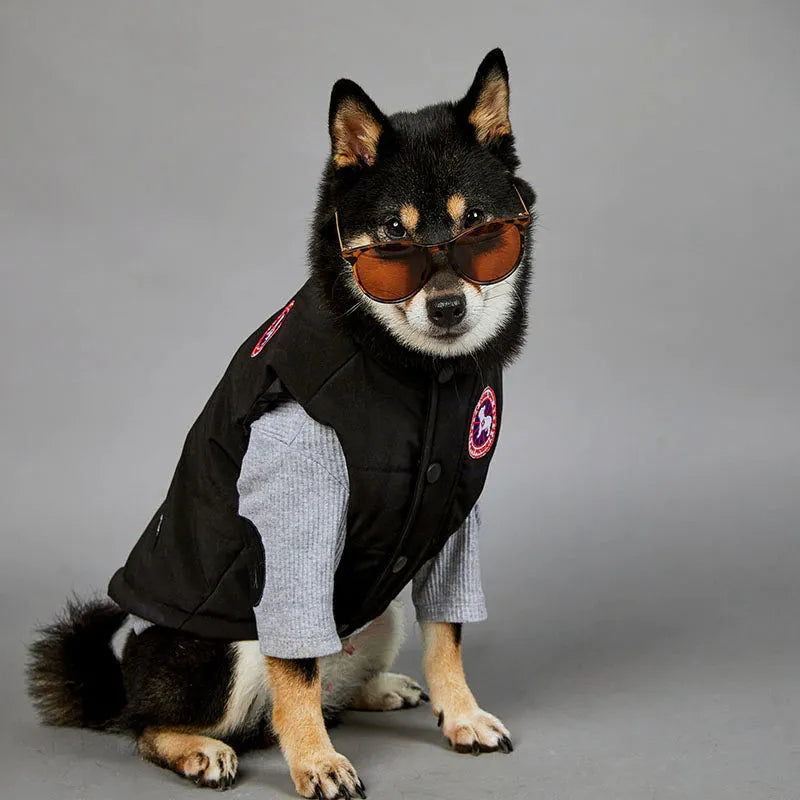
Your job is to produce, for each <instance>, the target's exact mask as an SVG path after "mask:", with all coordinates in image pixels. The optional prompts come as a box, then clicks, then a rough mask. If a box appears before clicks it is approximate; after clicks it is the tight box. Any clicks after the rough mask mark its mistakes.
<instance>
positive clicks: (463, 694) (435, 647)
mask: <svg viewBox="0 0 800 800" xmlns="http://www.w3.org/2000/svg"><path fill="white" fill-rule="evenodd" d="M422 641H423V647H424V655H423V667H424V670H425V679H426V680H427V681H428V686H429V688H430V693H431V708H432V709H433V713H434V714H436V715H437V717H438V719H439V725H440V727H441V728H442V731H443V732H444V735H445V736H446V737H447V738H448V740H449V741H450V744H451V745H452V746H453V747H454V748H455V750H456V751H457V752H459V753H474V754H475V755H479V754H480V753H488V752H492V751H494V750H500V751H502V752H503V753H510V752H511V751H512V750H513V749H514V747H513V745H512V744H511V737H510V734H509V732H508V729H507V728H506V726H505V725H503V723H502V722H500V720H499V719H497V717H495V716H493V715H492V714H489V713H488V712H486V711H483V710H482V709H481V708H480V707H479V706H478V704H477V703H476V702H475V698H474V697H473V695H472V692H471V691H470V689H469V686H467V679H466V677H465V676H464V666H463V663H462V661H461V624H460V623H453V622H423V623H422Z"/></svg>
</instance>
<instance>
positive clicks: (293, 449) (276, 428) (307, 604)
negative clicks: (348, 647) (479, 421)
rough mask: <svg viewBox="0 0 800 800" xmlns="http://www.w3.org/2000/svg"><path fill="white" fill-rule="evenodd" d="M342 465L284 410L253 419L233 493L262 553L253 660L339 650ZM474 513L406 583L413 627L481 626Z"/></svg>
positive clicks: (334, 440)
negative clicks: (336, 601) (336, 600)
mask: <svg viewBox="0 0 800 800" xmlns="http://www.w3.org/2000/svg"><path fill="white" fill-rule="evenodd" d="M348 485H349V481H348V476H347V464H346V462H345V458H344V453H343V452H342V448H341V445H340V444H339V439H338V437H337V436H336V433H335V431H334V430H333V428H329V427H328V426H326V425H322V424H320V423H318V422H316V421H315V420H313V419H311V417H309V416H308V414H306V412H305V411H304V410H303V408H302V406H300V405H299V404H298V403H296V402H294V401H289V402H286V403H282V404H281V405H280V406H278V407H277V408H275V409H273V410H271V411H268V412H267V413H266V414H264V416H262V417H261V418H260V419H258V420H256V421H255V422H254V423H253V425H252V426H251V429H250V442H249V444H248V448H247V453H246V454H245V457H244V460H243V462H242V469H241V473H240V475H239V480H238V483H237V487H238V490H239V513H240V514H241V516H243V517H245V518H246V519H249V520H250V521H251V522H252V523H253V524H254V525H255V527H256V530H257V531H258V533H259V535H260V536H261V541H262V543H263V545H264V592H263V594H262V596H261V600H260V601H259V603H258V605H257V606H256V607H255V609H254V611H255V619H256V629H257V631H258V640H259V643H260V647H261V652H262V653H264V654H265V655H270V656H274V657H276V658H313V657H319V656H324V655H328V654H329V653H336V652H338V651H339V650H341V640H340V639H339V636H338V635H337V633H336V624H335V622H334V618H333V576H334V573H335V571H336V567H337V566H338V565H339V560H340V559H341V556H342V551H343V549H344V541H345V536H346V532H347V529H346V525H347V502H348ZM479 527H480V516H479V510H478V507H477V505H476V506H475V508H473V509H472V512H471V513H470V515H469V516H468V517H467V519H466V520H465V521H464V523H463V525H462V526H461V527H460V528H459V529H458V531H456V533H454V534H453V535H452V536H451V537H450V539H449V540H448V541H447V544H446V545H445V547H444V549H443V550H442V551H441V553H439V555H437V556H436V557H435V558H433V559H431V560H430V561H428V562H426V563H425V564H424V565H423V566H422V569H421V570H420V571H419V572H418V573H417V575H416V576H415V577H414V579H413V584H412V597H413V601H414V605H415V607H416V611H417V618H418V619H419V620H420V621H422V620H432V621H441V622H473V621H477V620H482V619H486V603H485V600H484V595H483V590H482V588H481V581H480V564H479V560H478V529H479Z"/></svg>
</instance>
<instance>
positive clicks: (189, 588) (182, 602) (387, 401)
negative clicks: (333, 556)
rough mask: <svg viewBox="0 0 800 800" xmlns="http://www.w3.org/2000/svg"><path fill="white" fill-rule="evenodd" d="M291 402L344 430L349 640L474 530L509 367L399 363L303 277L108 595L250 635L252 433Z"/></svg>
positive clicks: (257, 576) (230, 633)
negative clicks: (245, 502)
mask: <svg viewBox="0 0 800 800" xmlns="http://www.w3.org/2000/svg"><path fill="white" fill-rule="evenodd" d="M286 397H292V398H294V399H295V400H296V401H297V402H298V403H299V404H300V405H301V406H302V407H303V408H304V409H305V411H306V412H307V413H308V414H309V415H310V416H311V417H312V418H314V419H315V420H317V421H318V422H321V423H323V424H325V425H329V426H331V427H333V429H334V430H335V431H336V434H337V435H338V438H339V442H340V443H341V446H342V450H343V451H344V456H345V461H346V463H347V471H348V476H349V482H350V494H349V505H348V512H347V537H346V541H345V547H344V552H343V554H342V558H341V561H340V563H339V567H338V569H337V571H336V575H335V582H334V617H335V619H336V623H337V629H338V632H339V635H340V636H342V637H343V638H344V637H346V636H348V635H349V634H350V633H352V632H353V631H354V630H356V629H357V628H359V627H361V626H362V625H364V624H366V623H367V622H369V621H370V620H371V619H374V618H375V617H376V616H378V615H379V614H380V613H381V612H382V611H384V610H385V609H386V607H387V606H388V605H389V603H390V602H391V600H392V599H393V598H394V597H396V596H397V595H398V594H399V592H400V591H401V589H402V588H403V587H404V586H405V585H406V583H408V581H410V580H411V578H412V577H413V576H414V574H415V573H416V572H417V570H418V569H419V567H420V566H422V564H423V563H424V562H425V561H427V560H428V559H430V558H432V557H433V556H435V555H436V554H437V553H438V552H439V551H440V550H441V548H442V547H443V546H444V543H445V542H446V541H447V539H448V537H449V536H450V535H451V534H452V533H454V532H455V531H456V530H457V529H458V527H459V526H460V525H461V524H462V523H463V522H464V520H465V519H466V517H467V515H468V514H469V512H470V510H471V509H472V507H473V505H474V504H475V502H476V500H477V499H478V496H479V495H480V493H481V490H482V488H483V484H484V481H485V479H486V472H487V470H488V467H489V461H490V459H491V457H492V453H493V451H494V442H495V439H496V437H497V434H498V433H499V425H500V408H501V405H502V374H501V370H500V368H499V367H496V368H489V369H484V370H481V371H478V369H477V367H476V370H475V371H474V372H470V373H454V372H453V370H452V368H451V367H449V366H445V367H443V368H442V369H441V371H440V372H438V373H433V374H422V373H420V372H408V371H406V372H401V371H399V370H397V369H389V368H387V367H386V366H385V365H383V364H381V363H380V362H379V361H378V360H376V359H375V358H373V357H372V356H370V355H368V354H367V353H366V352H365V351H364V350H363V349H362V348H360V347H359V346H358V344H357V343H356V342H355V341H354V340H352V339H351V338H350V337H349V336H348V335H347V334H346V333H344V332H343V331H341V330H340V328H339V327H338V326H337V325H336V324H335V321H334V320H333V319H332V318H331V315H330V313H329V312H328V311H327V310H326V308H325V306H324V304H323V303H321V302H320V300H319V299H318V296H317V295H316V292H315V291H314V289H313V288H312V285H311V284H310V282H309V283H306V284H305V286H303V288H302V289H301V290H300V291H299V292H298V293H297V295H296V296H295V297H294V299H293V300H292V301H291V302H290V303H289V304H288V305H287V306H286V307H285V308H284V309H283V310H282V311H280V312H278V313H277V314H275V315H273V317H272V318H270V320H268V321H267V322H266V323H265V324H264V325H263V326H262V327H260V328H259V329H258V330H257V331H256V332H254V333H253V335H252V336H250V338H249V339H247V341H246V342H244V344H243V345H242V346H241V347H240V348H239V350H238V351H237V353H236V355H235V356H234V357H233V360H232V361H231V363H230V365H229V366H228V369H227V370H226V372H225V374H224V375H223V377H222V380H221V381H220V383H219V384H218V386H217V387H216V389H215V390H214V392H213V394H212V395H211V398H210V399H209V400H208V402H207V403H206V406H205V408H204V409H203V411H202V412H201V414H200V416H199V417H198V419H197V421H196V422H195V423H194V425H193V426H192V428H191V430H190V431H189V434H188V436H187V438H186V443H185V445H184V448H183V452H182V454H181V458H180V461H179V463H178V466H177V468H176V470H175V474H174V476H173V478H172V483H171V484H170V487H169V491H168V492H167V496H166V499H165V500H164V502H163V503H162V504H161V506H160V508H159V509H158V510H157V511H156V513H155V515H154V516H153V518H152V520H151V521H150V524H149V525H148V526H147V528H146V530H145V532H144V533H143V535H142V536H141V538H140V539H139V541H138V542H137V544H136V545H135V547H134V549H133V551H132V552H131V554H130V556H129V558H128V560H127V562H126V564H125V566H124V567H122V568H121V569H119V570H118V571H117V572H116V573H115V575H114V576H113V578H112V579H111V583H110V585H109V590H108V591H109V594H110V595H111V597H112V598H113V599H114V600H115V601H116V602H117V603H119V605H120V606H121V607H122V608H124V609H126V610H128V611H130V612H132V613H134V614H137V615H139V616H141V617H144V618H145V619H148V620H151V621H152V622H155V623H157V624H160V625H165V626H167V627H172V628H179V629H182V630H184V631H187V632H190V633H194V634H197V635H199V636H207V637H213V638H224V639H255V638H256V637H257V634H256V628H255V620H254V614H253V606H254V605H257V603H258V601H259V599H260V597H261V594H262V592H263V591H269V586H266V587H265V586H264V585H263V584H264V551H263V548H262V547H261V539H260V536H259V534H258V532H257V531H256V529H255V527H254V526H253V524H252V523H251V522H250V521H249V520H246V519H244V518H243V517H241V516H239V513H238V507H239V495H238V492H237V489H236V482H237V480H238V478H239V471H240V469H241V465H242V460H243V458H244V455H245V452H246V450H247V445H248V440H249V434H250V425H251V423H252V422H253V421H254V420H256V419H257V418H258V417H260V416H261V415H262V414H263V413H264V412H265V411H267V410H269V408H270V407H272V406H273V405H274V404H275V403H279V402H281V399H283V398H286Z"/></svg>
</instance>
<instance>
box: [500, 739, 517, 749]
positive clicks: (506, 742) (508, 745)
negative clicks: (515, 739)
mask: <svg viewBox="0 0 800 800" xmlns="http://www.w3.org/2000/svg"><path fill="white" fill-rule="evenodd" d="M500 744H501V747H500V749H501V750H502V751H503V752H504V753H513V752H514V744H513V743H512V741H511V739H509V738H508V736H504V737H503V738H502V739H501V740H500Z"/></svg>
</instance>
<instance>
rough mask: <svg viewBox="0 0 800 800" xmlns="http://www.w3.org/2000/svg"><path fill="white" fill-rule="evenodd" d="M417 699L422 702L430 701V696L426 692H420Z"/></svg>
mask: <svg viewBox="0 0 800 800" xmlns="http://www.w3.org/2000/svg"><path fill="white" fill-rule="evenodd" d="M419 699H420V700H422V702H423V703H430V701H431V698H430V696H429V695H428V693H427V692H420V693H419Z"/></svg>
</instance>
